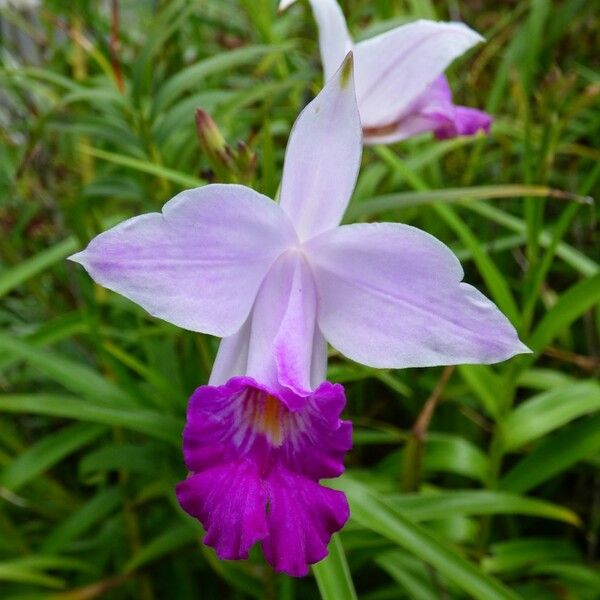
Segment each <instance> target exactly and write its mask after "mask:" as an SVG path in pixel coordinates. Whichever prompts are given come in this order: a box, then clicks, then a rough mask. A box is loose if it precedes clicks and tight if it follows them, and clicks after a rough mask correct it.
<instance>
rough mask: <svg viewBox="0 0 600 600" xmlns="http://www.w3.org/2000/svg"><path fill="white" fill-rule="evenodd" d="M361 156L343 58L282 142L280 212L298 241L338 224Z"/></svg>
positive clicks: (350, 85)
mask: <svg viewBox="0 0 600 600" xmlns="http://www.w3.org/2000/svg"><path fill="white" fill-rule="evenodd" d="M361 152H362V130H361V126H360V119H359V116H358V109H357V107H356V98H355V95H354V84H353V79H352V59H351V57H350V56H349V57H348V58H347V59H346V61H345V62H344V64H343V65H342V67H341V68H340V69H339V70H338V71H337V73H336V74H335V75H334V76H333V77H332V78H331V79H330V80H329V81H327V83H326V84H325V87H324V88H323V90H322V91H321V93H320V94H319V95H318V96H317V97H316V98H315V99H314V100H313V101H312V102H311V103H310V104H309V105H308V106H307V107H306V108H305V109H304V110H303V111H302V113H301V115H300V116H299V117H298V119H297V120H296V123H295V124H294V128H293V129H292V133H291V135H290V139H289V142H288V146H287V150H286V155H285V164H284V168H283V179H282V182H281V207H282V208H283V210H284V211H285V212H286V213H287V214H288V215H289V217H290V219H291V221H292V222H293V223H294V225H295V227H296V231H297V232H298V236H299V237H300V238H301V239H308V238H310V237H312V236H314V235H316V234H318V233H320V232H321V231H325V230H327V229H331V228H332V227H335V226H336V225H338V224H339V222H340V221H341V218H342V216H343V214H344V211H345V210H346V206H347V205H348V202H349V200H350V196H351V195H352V191H353V190H354V184H355V183H356V177H357V175H358V168H359V166H360V157H361Z"/></svg>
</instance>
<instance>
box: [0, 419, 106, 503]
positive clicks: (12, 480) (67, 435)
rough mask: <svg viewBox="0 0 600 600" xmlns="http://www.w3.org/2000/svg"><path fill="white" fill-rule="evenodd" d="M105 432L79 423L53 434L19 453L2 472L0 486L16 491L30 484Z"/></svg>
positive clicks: (98, 427)
mask: <svg viewBox="0 0 600 600" xmlns="http://www.w3.org/2000/svg"><path fill="white" fill-rule="evenodd" d="M104 431H105V428H104V427H100V426H98V425H91V424H89V423H76V424H74V425H70V426H69V427H65V428H64V429H61V430H60V431H57V432H56V433H51V434H50V435H47V436H46V437H45V438H43V439H41V440H40V441H39V442H37V443H35V444H34V445H33V446H31V447H30V448H28V449H27V450H26V451H25V452H23V453H21V454H19V455H18V456H17V458H15V459H14V460H13V461H12V462H11V463H10V464H9V465H7V467H6V468H5V469H4V470H3V471H2V472H1V473H0V485H3V486H4V487H6V488H8V489H9V490H12V491H13V492H16V491H17V490H19V488H21V487H23V486H24V485H25V484H27V483H28V482H29V481H31V480H32V479H34V478H35V477H37V476H38V475H40V474H41V473H43V472H44V471H46V470H47V469H49V468H50V467H53V466H54V465H55V464H57V463H59V462H60V461H61V460H63V459H64V458H65V457H67V456H69V454H71V453H73V452H75V451H77V450H80V449H81V448H82V447H83V446H86V445H87V444H89V443H90V442H92V441H93V440H95V439H96V438H98V437H99V436H100V435H101V434H102V433H103V432H104Z"/></svg>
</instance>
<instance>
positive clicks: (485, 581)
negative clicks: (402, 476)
mask: <svg viewBox="0 0 600 600" xmlns="http://www.w3.org/2000/svg"><path fill="white" fill-rule="evenodd" d="M336 486H337V487H339V488H340V489H343V491H345V492H346V494H347V495H348V500H349V502H350V509H351V515H352V519H353V520H354V521H355V522H357V523H359V524H360V525H362V526H363V527H365V528H367V529H370V530H372V531H375V532H377V533H379V534H380V535H382V536H383V537H385V538H387V539H389V540H391V541H392V542H394V543H395V544H398V545H399V546H401V547H403V548H406V549H407V550H409V551H410V552H412V553H413V554H414V555H415V556H417V557H419V558H420V559H421V560H424V561H425V562H427V563H429V564H430V565H431V566H432V567H434V568H435V569H437V570H438V571H439V572H440V573H441V574H442V575H444V576H445V577H447V578H448V579H449V580H450V581H452V582H454V583H455V584H456V585H457V586H458V587H459V588H460V589H462V590H464V591H466V592H468V593H469V594H471V595H472V596H473V597H475V598H477V599H478V600H515V599H516V598H518V596H517V595H516V594H515V593H513V592H512V591H511V590H509V589H508V588H507V587H505V586H504V585H502V583H500V582H499V581H498V580H496V579H494V578H493V577H490V576H489V575H486V574H485V573H484V572H483V571H481V570H480V569H479V568H478V567H477V565H475V564H473V563H471V562H470V561H468V560H467V559H466V558H464V557H463V556H461V555H460V554H459V553H458V552H457V551H456V550H454V549H452V548H450V547H449V546H447V545H445V544H444V543H443V542H442V541H441V540H439V539H438V538H437V537H435V536H434V535H432V534H431V533H430V532H429V531H427V530H426V529H424V528H423V527H421V526H419V525H417V524H415V523H413V522H412V521H411V520H409V518H407V517H406V516H404V515H403V514H401V513H400V512H398V511H397V510H395V509H394V508H392V507H391V506H390V505H389V504H388V503H387V502H385V500H383V499H382V498H381V497H380V496H378V495H377V494H375V493H374V492H372V491H371V490H370V489H369V488H367V487H366V486H364V485H363V484H360V483H359V482H357V481H356V480H354V479H352V478H350V477H348V476H347V475H345V476H344V477H342V478H340V479H339V480H336Z"/></svg>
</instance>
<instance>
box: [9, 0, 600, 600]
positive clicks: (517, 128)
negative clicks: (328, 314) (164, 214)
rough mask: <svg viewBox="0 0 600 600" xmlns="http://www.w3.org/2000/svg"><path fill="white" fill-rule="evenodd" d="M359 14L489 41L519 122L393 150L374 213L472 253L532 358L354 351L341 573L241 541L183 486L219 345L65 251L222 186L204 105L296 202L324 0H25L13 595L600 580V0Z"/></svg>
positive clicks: (259, 182)
mask: <svg viewBox="0 0 600 600" xmlns="http://www.w3.org/2000/svg"><path fill="white" fill-rule="evenodd" d="M342 6H343V8H344V11H345V14H346V16H347V18H348V22H349V26H350V28H351V30H352V31H353V32H354V33H355V34H357V36H358V37H361V36H363V37H364V36H367V35H371V34H373V33H375V32H377V31H382V30H385V29H387V28H390V27H393V26H395V25H397V24H399V23H401V22H404V21H406V20H410V19H413V18H415V17H429V18H432V17H433V18H434V17H437V18H442V19H462V20H464V21H465V22H467V23H468V24H469V25H471V26H472V27H474V28H475V29H477V30H478V31H480V32H481V33H483V34H484V35H485V36H486V38H487V43H486V44H485V45H482V46H480V47H478V48H477V49H475V50H474V51H473V52H472V53H471V54H470V55H469V56H467V57H465V58H463V59H461V60H459V61H457V64H456V65H455V66H453V67H452V69H451V70H450V80H451V84H452V87H453V89H454V90H455V96H456V98H457V99H458V100H459V101H460V102H461V103H464V104H468V105H471V106H476V107H480V108H485V109H486V110H489V111H490V112H492V113H494V115H495V117H496V120H495V123H494V127H493V132H492V135H491V136H489V137H477V138H468V139H456V140H448V141H443V142H437V141H434V140H432V139H430V138H429V137H423V138H419V139H415V140H410V141H408V142H405V143H403V144H400V145H398V146H395V147H391V148H369V149H366V151H365V155H364V159H363V168H362V171H361V175H360V180H359V184H358V186H357V190H356V192H355V196H354V199H353V202H352V204H351V206H350V209H349V212H348V218H349V219H351V220H376V219H381V220H397V221H402V222H407V223H411V224H414V225H417V226H419V227H422V228H424V229H426V230H427V231H429V232H430V233H432V234H434V235H437V236H438V237H439V238H440V239H442V240H443V241H445V242H446V243H448V244H450V245H451V246H452V247H453V249H454V250H455V251H456V252H457V254H458V255H459V256H460V257H461V260H463V263H464V266H465V271H466V277H467V279H468V281H469V282H471V283H473V284H475V285H477V286H478V287H480V289H482V290H484V291H485V292H486V293H487V294H488V295H490V296H491V297H492V298H493V299H494V300H495V301H496V302H497V303H498V304H499V305H500V306H501V307H502V308H503V310H504V311H505V312H506V314H507V315H508V316H509V317H510V318H511V320H512V321H513V323H514V324H515V326H516V327H517V328H518V330H519V332H520V334H521V336H522V338H523V339H524V341H525V342H526V343H528V344H529V345H530V347H532V349H533V350H534V354H533V355H531V356H522V357H517V358H515V359H513V360H511V361H509V362H507V363H503V364H501V365H496V366H492V367H488V366H472V365H471V366H469V365H464V366H460V367H458V368H457V369H455V370H454V371H452V372H444V371H443V370H440V369H411V370H405V371H386V372H374V371H373V370H372V369H367V368H363V367H360V366H358V365H354V364H351V363H348V362H346V361H344V360H343V359H342V358H341V357H339V356H337V355H333V356H332V358H331V364H330V373H329V376H330V378H332V379H334V380H336V381H341V382H344V383H345V384H346V387H347V392H348V398H349V404H348V409H347V414H348V416H349V417H350V418H352V419H353V421H354V422H355V430H356V434H355V447H354V449H353V451H352V452H351V454H350V455H349V458H348V466H349V469H348V474H347V475H346V476H344V477H342V478H341V479H340V480H338V481H336V482H332V485H335V486H338V487H340V488H341V489H344V490H345V491H346V492H347V494H348V496H349V499H350V503H351V506H352V509H353V518H352V519H351V522H350V523H349V525H348V526H347V527H346V528H345V530H344V531H343V532H342V533H341V534H340V535H339V536H338V537H337V538H336V539H335V541H334V543H333V544H332V555H331V557H330V558H329V559H327V560H326V561H324V562H323V563H321V564H320V565H318V566H317V567H316V568H315V569H314V573H315V578H312V577H309V578H306V579H303V580H292V579H290V578H287V577H285V576H280V575H275V574H274V573H273V572H272V571H271V570H270V569H269V567H268V566H267V565H266V564H265V563H264V562H263V560H262V558H261V557H260V553H259V552H253V554H252V557H251V560H250V561H249V562H242V563H228V562H221V561H218V560H216V558H215V555H214V553H213V551H212V550H211V549H207V548H203V547H202V546H201V545H200V540H201V537H202V533H201V531H200V527H199V526H198V525H197V524H196V523H194V522H192V521H191V520H190V519H189V518H188V517H187V516H186V515H184V514H183V513H182V511H181V510H180V509H179V508H178V506H177V504H176V502H175V498H174V494H173V485H174V483H175V482H176V481H178V480H180V479H181V478H183V477H184V476H185V470H184V467H183V465H182V459H181V454H180V450H179V444H180V431H181V428H182V426H183V420H184V414H185V406H186V401H187V397H188V395H189V394H190V392H191V391H192V390H193V389H194V388H195V387H196V386H197V385H199V384H201V383H204V382H205V381H206V379H207V376H208V373H209V370H210V366H211V363H212V360H213V358H214V353H215V351H216V347H217V340H215V339H212V338H209V337H203V336H198V335H195V334H191V333H189V332H185V331H181V330H178V329H176V328H174V327H172V326H170V325H168V324H166V323H163V322H161V321H157V320H154V319H151V318H150V317H148V315H146V314H145V313H144V312H143V311H142V310H141V309H139V308H138V307H136V306H135V305H133V304H132V303H130V302H128V301H127V300H125V299H123V298H121V297H119V296H117V295H115V294H112V293H110V292H108V291H106V290H103V289H101V288H99V287H97V286H95V285H94V284H93V283H92V282H91V280H90V279H89V278H88V277H87V276H86V275H85V274H83V273H82V272H81V270H80V269H77V267H76V266H75V265H73V264H70V263H66V262H65V261H64V258H65V257H66V256H67V255H68V254H70V253H72V252H73V251H74V250H75V249H77V248H78V247H81V246H82V245H83V244H85V243H86V242H87V241H88V240H89V239H90V238H91V237H93V236H94V235H95V234H97V233H98V232H99V231H101V230H102V229H104V228H105V227H107V226H109V225H110V224H111V223H115V222H117V221H119V220H120V219H122V218H124V217H127V216H130V215H134V214H139V213H141V212H146V211H150V210H156V209H157V208H158V207H160V206H161V205H162V203H163V202H165V201H166V200H167V199H168V198H169V197H171V196H172V195H173V194H175V193H176V192H177V191H179V190H180V189H182V188H183V187H186V186H193V185H198V184H200V183H201V182H202V181H205V180H206V179H207V178H210V173H209V171H208V168H209V163H208V161H207V158H206V157H204V156H202V154H201V153H200V151H199V147H198V143H197V140H196V133H195V128H194V110H195V108H197V107H202V108H204V109H205V110H207V111H208V112H209V113H211V115H212V116H213V118H214V119H215V121H216V122H217V123H218V125H219V127H220V128H221V130H222V131H223V133H224V134H225V136H226V137H227V139H228V140H230V141H231V142H235V141H236V140H243V141H245V142H247V143H248V144H249V146H250V147H251V149H252V150H254V151H255V152H257V153H258V170H257V173H256V177H255V180H254V183H253V185H254V186H255V187H256V188H257V189H259V190H260V191H262V192H264V193H266V194H269V195H271V196H274V195H275V193H276V191H277V187H278V183H279V176H280V173H281V167H282V159H283V152H284V149H285V142H286V139H287V135H288V133H289V129H290V126H291V124H292V123H293V121H294V119H295V117H296V116H297V114H298V112H299V110H300V109H301V107H302V106H303V105H304V104H305V103H306V102H307V101H308V100H309V99H310V98H311V97H312V96H313V95H314V94H315V93H316V92H317V91H318V89H319V88H320V85H321V74H320V65H319V61H318V48H317V45H316V31H315V26H314V22H313V19H312V16H311V14H310V11H309V10H308V7H307V5H306V3H304V2H298V3H297V5H295V6H293V7H292V8H291V9H290V10H289V11H287V12H286V14H285V15H283V16H279V17H278V16H277V15H276V10H275V9H276V2H275V1H274V0H273V1H271V0H252V1H250V0H240V1H234V0H198V1H195V2H188V1H184V0H169V1H161V2H159V1H151V0H129V1H125V0H122V1H120V2H113V3H108V2H107V3H91V2H85V1H83V0H79V1H77V2H72V3H68V4H67V3H63V2H58V0H54V1H52V0H47V1H46V2H44V3H43V6H42V7H40V8H39V9H36V10H30V11H18V10H16V9H15V8H14V7H12V8H11V7H3V8H0V24H1V27H2V30H1V31H2V35H1V38H0V56H1V61H2V63H1V66H0V229H1V231H0V256H1V259H2V266H1V270H0V298H1V304H0V320H1V323H2V329H3V333H2V335H0V386H1V396H0V596H1V597H2V598H3V599H4V598H6V599H15V600H16V599H19V600H22V599H26V598H27V599H28V598H32V599H33V598H54V599H63V600H67V599H68V600H76V599H83V598H100V597H102V598H115V599H121V598H142V599H144V600H146V599H151V598H156V599H159V598H182V599H185V598H190V599H191V598H197V597H199V595H200V596H201V597H203V598H231V599H240V598H266V599H274V598H281V599H283V600H291V599H295V598H297V599H302V598H314V597H316V595H317V594H318V593H319V591H320V593H321V595H322V597H323V598H327V599H329V598H351V597H352V595H353V593H354V592H353V590H354V589H356V594H357V596H358V597H359V598H361V599H363V598H364V599H369V600H376V599H384V598H390V599H394V600H395V599H400V598H418V599H420V598H423V599H430V598H453V599H454V598H466V597H474V598H479V599H482V600H488V599H490V598H520V597H531V598H535V599H536V600H537V599H544V598H567V599H573V600H580V599H581V600H587V599H590V600H593V599H595V598H598V597H600V593H599V592H598V590H600V578H599V577H598V571H597V566H598V534H599V533H600V532H599V528H600V476H599V473H598V466H599V465H600V421H599V418H600V411H599V408H600V402H599V398H600V386H599V384H598V380H597V378H598V374H599V373H600V359H599V355H600V351H599V348H600V309H599V308H598V306H599V303H600V276H599V275H598V268H599V260H600V256H599V255H600V253H599V248H600V244H599V240H598V232H597V220H598V208H597V204H596V205H593V204H591V203H590V201H589V197H596V198H598V197H599V196H600V193H599V184H598V181H599V178H600V150H599V149H598V148H600V143H599V142H600V109H599V107H600V103H599V98H600V76H599V75H598V73H599V72H600V70H599V67H600V64H599V62H598V56H597V52H596V49H597V48H596V45H595V44H597V31H598V28H599V26H600V14H599V11H598V7H597V6H595V3H593V2H587V1H585V0H564V1H562V2H560V3H558V2H551V1H550V0H530V1H525V0H523V1H520V2H513V1H510V2H497V1H492V0H490V1H487V0H485V1H484V0H468V1H461V2H458V1H456V0H449V1H448V2H443V1H435V2H433V1H427V2H421V1H419V2H416V1H406V2H405V1H402V0H396V1H391V0H390V1H388V0H385V1H376V2H375V1H374V2H367V1H365V0H348V1H346V2H343V3H342ZM111 7H116V9H117V10H118V13H117V12H115V11H114V10H113V12H111ZM117 15H118V17H119V19H118V21H119V23H118V28H117V27H116V25H115V23H116V21H115V17H116V16H117ZM438 383H441V385H438ZM436 387H437V392H436V394H433V391H434V389H436ZM432 398H433V404H434V405H435V411H434V414H433V417H432V419H431V422H430V423H429V424H428V432H427V435H426V436H425V437H424V438H423V437H422V436H420V435H419V436H417V435H416V433H415V431H413V426H414V425H415V423H416V422H417V419H418V417H419V415H420V413H421V409H422V408H423V406H424V404H425V402H426V401H428V399H429V401H430V403H431V401H432ZM406 490H411V491H410V493H407V494H406V493H405V494H402V493H401V492H402V491H406ZM318 590H319V591H318Z"/></svg>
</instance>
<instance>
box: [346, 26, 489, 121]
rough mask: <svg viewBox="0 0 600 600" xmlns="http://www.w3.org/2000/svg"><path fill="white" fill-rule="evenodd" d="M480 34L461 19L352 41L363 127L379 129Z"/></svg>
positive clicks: (400, 113)
mask: <svg viewBox="0 0 600 600" xmlns="http://www.w3.org/2000/svg"><path fill="white" fill-rule="evenodd" d="M482 39H483V38H482V37H481V36H480V35H479V34H478V33H476V32H475V31H473V30H472V29H470V28H469V27H467V26H466V25H464V24H462V23H438V22H435V21H425V20H420V21H415V22H414V23H409V24H408V25H402V26H401V27H397V28H396V29H392V30H391V31H388V32H386V33H383V34H381V35H378V36H376V37H374V38H371V39H369V40H365V41H363V42H360V43H359V44H357V45H356V48H355V53H356V95H357V98H358V106H359V110H360V115H361V119H362V124H363V127H366V128H370V127H384V126H386V125H388V124H389V123H392V122H396V121H398V120H399V119H400V118H402V117H403V116H405V114H406V113H407V112H409V111H410V108H411V103H412V102H413V101H414V100H416V99H417V98H418V96H419V95H420V94H421V93H422V92H423V91H425V89H426V88H427V86H429V85H430V84H431V83H432V82H434V81H435V80H436V79H437V78H438V77H439V76H440V75H441V74H442V73H443V72H444V70H445V69H446V68H447V67H448V65H450V63H451V62H452V61H453V60H454V59H455V58H457V57H458V56H460V55H461V54H463V53H464V52H466V51H467V50H468V49H469V48H471V47H472V46H474V45H475V44H477V43H478V42H480V41H482Z"/></svg>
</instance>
